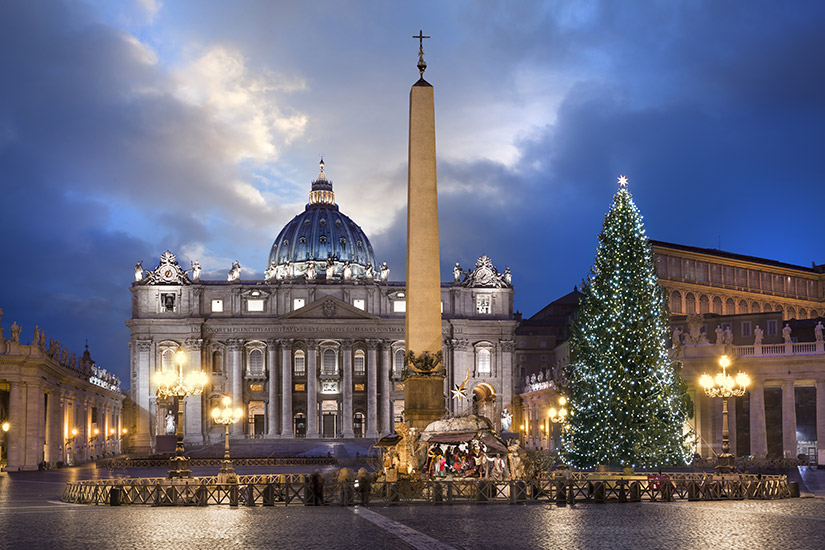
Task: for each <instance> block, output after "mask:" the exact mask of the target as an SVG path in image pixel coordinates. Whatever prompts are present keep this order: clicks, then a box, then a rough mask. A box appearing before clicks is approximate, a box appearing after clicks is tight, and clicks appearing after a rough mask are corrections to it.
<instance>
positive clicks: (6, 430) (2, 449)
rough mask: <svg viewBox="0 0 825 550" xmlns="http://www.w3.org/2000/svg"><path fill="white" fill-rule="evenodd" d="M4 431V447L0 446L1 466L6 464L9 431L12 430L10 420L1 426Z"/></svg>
mask: <svg viewBox="0 0 825 550" xmlns="http://www.w3.org/2000/svg"><path fill="white" fill-rule="evenodd" d="M0 428H2V430H3V441H2V443H3V444H2V446H0V464H5V463H6V440H8V438H9V435H8V434H9V429H10V428H11V424H9V421H8V420H5V421H3V424H2V426H0Z"/></svg>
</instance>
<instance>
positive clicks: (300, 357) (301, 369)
mask: <svg viewBox="0 0 825 550" xmlns="http://www.w3.org/2000/svg"><path fill="white" fill-rule="evenodd" d="M292 374H294V375H295V376H306V374H307V366H306V355H305V354H304V350H300V349H299V350H296V351H295V357H294V362H293V367H292Z"/></svg>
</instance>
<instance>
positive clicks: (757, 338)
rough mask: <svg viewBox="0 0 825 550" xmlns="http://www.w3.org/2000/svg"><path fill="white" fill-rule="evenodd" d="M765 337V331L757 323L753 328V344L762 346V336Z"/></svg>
mask: <svg viewBox="0 0 825 550" xmlns="http://www.w3.org/2000/svg"><path fill="white" fill-rule="evenodd" d="M764 337H765V332H764V331H763V330H762V329H761V328H759V325H756V328H755V329H753V345H754V346H761V345H762V338H764Z"/></svg>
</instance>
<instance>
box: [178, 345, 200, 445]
mask: <svg viewBox="0 0 825 550" xmlns="http://www.w3.org/2000/svg"><path fill="white" fill-rule="evenodd" d="M202 345H203V340H201V339H200V338H190V339H188V340H186V342H185V343H184V347H185V349H186V352H187V355H188V356H189V372H197V371H199V370H201V368H202V366H201V347H202ZM203 399H204V398H203V396H202V395H192V396H189V397H187V398H185V399H184V401H183V407H184V408H183V417H184V419H183V436H184V438H185V441H186V442H187V443H193V444H195V445H202V444H203V421H204V418H203Z"/></svg>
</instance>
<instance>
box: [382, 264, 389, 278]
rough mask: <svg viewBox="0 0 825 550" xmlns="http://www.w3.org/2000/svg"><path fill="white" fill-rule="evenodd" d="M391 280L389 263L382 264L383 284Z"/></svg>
mask: <svg viewBox="0 0 825 550" xmlns="http://www.w3.org/2000/svg"><path fill="white" fill-rule="evenodd" d="M389 280H390V268H389V267H387V262H384V263H382V264H381V282H382V283H386V282H387V281H389Z"/></svg>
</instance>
